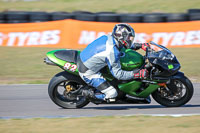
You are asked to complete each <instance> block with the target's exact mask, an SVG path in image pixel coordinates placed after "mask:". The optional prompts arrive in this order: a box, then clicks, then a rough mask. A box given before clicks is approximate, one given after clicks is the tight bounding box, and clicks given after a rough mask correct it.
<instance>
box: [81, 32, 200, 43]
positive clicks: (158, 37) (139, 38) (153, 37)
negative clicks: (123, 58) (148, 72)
mask: <svg viewBox="0 0 200 133" xmlns="http://www.w3.org/2000/svg"><path fill="white" fill-rule="evenodd" d="M106 34H108V33H106V32H95V31H86V30H84V31H81V33H80V37H79V40H78V44H79V45H88V44H89V43H91V42H92V41H94V40H95V39H97V38H98V37H100V36H102V35H106ZM149 41H154V42H156V43H158V44H161V45H164V46H183V45H200V30H196V31H187V32H155V33H152V34H147V33H136V37H135V42H142V43H145V42H149Z"/></svg>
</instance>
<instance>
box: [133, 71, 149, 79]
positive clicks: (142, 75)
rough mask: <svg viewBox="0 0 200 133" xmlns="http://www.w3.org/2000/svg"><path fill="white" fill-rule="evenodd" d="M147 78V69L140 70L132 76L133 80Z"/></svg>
mask: <svg viewBox="0 0 200 133" xmlns="http://www.w3.org/2000/svg"><path fill="white" fill-rule="evenodd" d="M147 77H148V71H147V69H141V70H140V71H139V72H138V73H135V74H134V78H140V79H146V78H147Z"/></svg>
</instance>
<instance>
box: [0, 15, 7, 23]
mask: <svg viewBox="0 0 200 133" xmlns="http://www.w3.org/2000/svg"><path fill="white" fill-rule="evenodd" d="M5 22H6V20H5V14H4V13H0V23H5Z"/></svg>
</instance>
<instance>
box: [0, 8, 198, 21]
mask: <svg viewBox="0 0 200 133" xmlns="http://www.w3.org/2000/svg"><path fill="white" fill-rule="evenodd" d="M64 19H76V20H80V21H97V22H121V23H159V22H182V21H196V20H200V9H189V10H188V13H169V14H167V13H146V14H141V13H132V14H131V13H124V14H122V13H121V14H120V13H114V12H96V13H92V12H87V11H74V12H71V13H69V12H52V13H47V12H25V11H24V12H23V11H16V12H15V11H8V12H2V13H0V23H28V22H45V21H55V20H64Z"/></svg>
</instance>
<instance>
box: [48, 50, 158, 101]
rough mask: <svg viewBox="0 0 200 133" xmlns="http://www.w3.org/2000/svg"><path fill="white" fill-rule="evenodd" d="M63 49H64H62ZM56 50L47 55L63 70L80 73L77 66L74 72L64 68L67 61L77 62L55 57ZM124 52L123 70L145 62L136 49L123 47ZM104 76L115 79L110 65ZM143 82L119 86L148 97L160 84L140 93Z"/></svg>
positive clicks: (133, 94)
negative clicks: (138, 91)
mask: <svg viewBox="0 0 200 133" xmlns="http://www.w3.org/2000/svg"><path fill="white" fill-rule="evenodd" d="M60 50H63V49H60ZM56 51H59V50H53V51H50V52H48V53H47V57H48V58H49V59H50V60H51V61H52V62H54V63H55V64H57V65H58V66H59V67H60V68H62V69H63V70H65V71H67V72H70V73H72V74H75V75H79V74H78V69H77V68H76V70H75V71H74V72H72V71H69V70H68V69H64V65H65V64H66V63H70V64H71V65H73V64H75V63H73V62H66V61H63V60H61V59H58V58H56V57H55V55H54V53H55V52H56ZM121 52H122V53H125V54H123V56H122V57H121V58H120V61H121V67H122V69H123V70H126V71H131V70H134V69H136V68H139V67H140V66H141V65H143V64H144V60H143V56H142V55H141V54H139V53H137V52H136V51H133V50H131V49H122V50H121ZM78 54H80V51H78ZM103 76H104V77H105V78H106V79H107V80H108V81H112V80H113V79H114V77H113V76H112V74H111V73H110V71H109V69H108V67H107V68H106V72H104V73H103ZM141 85H142V82H139V81H131V82H128V83H123V84H119V85H118V88H119V89H120V90H121V91H123V92H125V93H127V94H129V95H132V96H136V97H143V98H146V97H148V96H149V95H150V94H151V93H152V92H154V91H155V90H156V89H157V88H159V87H160V86H159V85H157V84H149V86H148V87H147V88H145V89H144V90H143V91H141V92H140V93H136V91H137V90H138V89H140V88H141Z"/></svg>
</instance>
